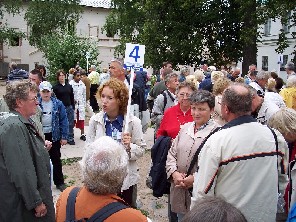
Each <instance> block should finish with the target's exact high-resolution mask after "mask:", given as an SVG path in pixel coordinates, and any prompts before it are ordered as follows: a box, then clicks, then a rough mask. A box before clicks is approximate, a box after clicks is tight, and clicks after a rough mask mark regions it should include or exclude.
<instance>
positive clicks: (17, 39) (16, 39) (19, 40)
mask: <svg viewBox="0 0 296 222" xmlns="http://www.w3.org/2000/svg"><path fill="white" fill-rule="evenodd" d="M21 45H22V38H21V37H19V36H13V37H11V38H10V46H21Z"/></svg>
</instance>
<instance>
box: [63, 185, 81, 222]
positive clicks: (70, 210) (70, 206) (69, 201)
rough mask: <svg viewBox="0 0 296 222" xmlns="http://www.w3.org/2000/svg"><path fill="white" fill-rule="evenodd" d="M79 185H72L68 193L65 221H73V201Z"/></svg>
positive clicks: (74, 201)
mask: <svg viewBox="0 0 296 222" xmlns="http://www.w3.org/2000/svg"><path fill="white" fill-rule="evenodd" d="M79 191H80V187H74V188H73V189H72V190H71V192H70V193H69V196H68V199H67V206H66V221H75V203H76V197H77V194H78V192H79Z"/></svg>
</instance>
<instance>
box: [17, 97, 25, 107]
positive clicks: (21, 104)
mask: <svg viewBox="0 0 296 222" xmlns="http://www.w3.org/2000/svg"><path fill="white" fill-rule="evenodd" d="M23 102H24V101H23V100H21V99H19V98H17V99H16V100H15V103H16V107H17V108H20V107H22V106H23Z"/></svg>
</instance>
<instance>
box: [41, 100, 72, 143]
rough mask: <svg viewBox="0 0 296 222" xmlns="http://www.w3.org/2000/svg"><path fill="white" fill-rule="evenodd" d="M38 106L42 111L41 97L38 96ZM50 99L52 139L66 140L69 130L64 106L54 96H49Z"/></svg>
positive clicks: (54, 140)
mask: <svg viewBox="0 0 296 222" xmlns="http://www.w3.org/2000/svg"><path fill="white" fill-rule="evenodd" d="M38 100H39V106H40V108H41V109H42V111H43V107H42V98H41V97H39V98H38ZM51 101H52V112H51V113H52V141H53V142H56V141H58V140H61V139H63V140H67V138H68V132H69V124H68V118H67V113H66V108H65V106H64V105H63V103H62V102H61V101H60V100H58V99H57V98H55V97H51Z"/></svg>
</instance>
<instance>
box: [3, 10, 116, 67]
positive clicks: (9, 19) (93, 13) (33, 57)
mask: <svg viewBox="0 0 296 222" xmlns="http://www.w3.org/2000/svg"><path fill="white" fill-rule="evenodd" d="M24 8H26V6H24ZM108 13H109V9H104V8H93V7H84V12H83V14H82V15H81V18H80V20H79V21H78V23H77V26H76V30H77V33H78V35H79V36H81V37H89V36H91V38H93V39H94V41H96V42H97V46H98V50H99V53H100V55H99V57H98V61H101V62H102V65H101V68H104V67H106V68H108V64H109V62H110V60H111V59H112V58H113V53H114V48H115V46H116V45H118V44H119V42H118V40H119V37H118V36H115V38H108V37H107V36H106V34H105V33H103V34H102V33H101V28H102V27H103V25H104V23H105V20H106V19H105V18H106V16H107V15H108ZM24 14H25V10H22V11H21V12H20V13H19V14H18V15H15V16H12V15H10V14H6V15H4V18H3V19H2V23H5V22H6V23H7V24H8V25H9V26H10V27H13V28H16V29H19V30H21V31H23V32H25V33H26V35H27V36H28V35H29V28H28V26H27V23H26V21H25V20H24ZM3 56H4V62H12V61H14V62H17V63H24V64H29V69H30V70H32V69H34V67H35V63H39V64H45V65H46V60H45V59H44V58H43V57H42V53H41V52H40V51H39V50H38V49H36V48H35V47H32V46H30V44H29V41H28V40H27V39H26V38H23V39H22V45H21V46H10V45H9V44H4V45H3ZM73 65H75V64H73ZM84 68H86V67H84Z"/></svg>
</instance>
